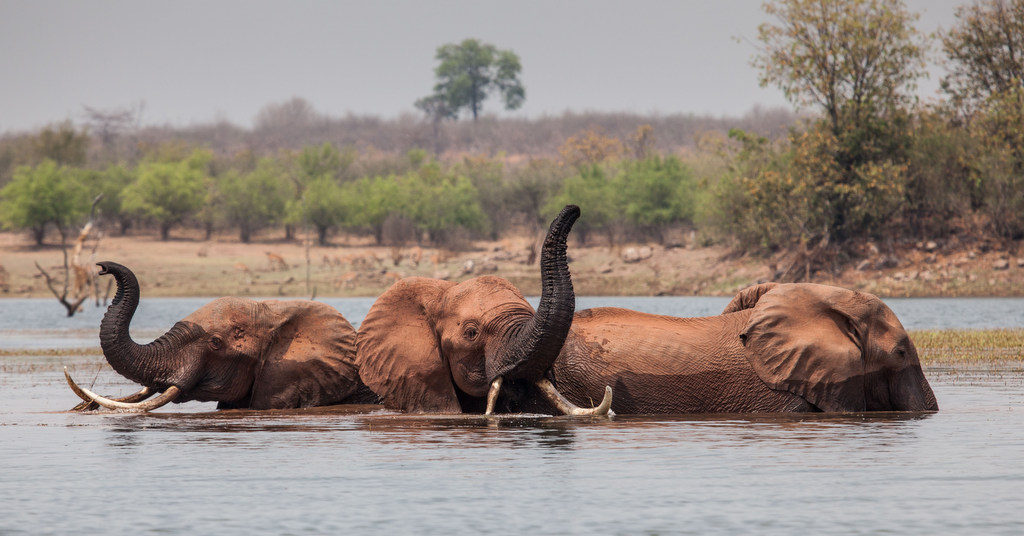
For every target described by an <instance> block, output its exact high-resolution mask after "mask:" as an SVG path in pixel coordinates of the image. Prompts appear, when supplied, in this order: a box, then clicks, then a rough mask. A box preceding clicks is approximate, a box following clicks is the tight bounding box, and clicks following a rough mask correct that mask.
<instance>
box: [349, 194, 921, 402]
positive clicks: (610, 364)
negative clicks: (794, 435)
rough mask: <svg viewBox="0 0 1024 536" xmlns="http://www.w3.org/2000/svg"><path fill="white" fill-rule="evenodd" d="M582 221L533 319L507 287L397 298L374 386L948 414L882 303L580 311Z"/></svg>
mask: <svg viewBox="0 0 1024 536" xmlns="http://www.w3.org/2000/svg"><path fill="white" fill-rule="evenodd" d="M578 216H579V209H578V207H574V206H568V207H566V208H565V209H563V211H562V212H561V214H559V216H558V217H557V218H556V219H555V221H554V222H553V223H552V224H551V229H550V230H549V232H548V235H547V237H546V239H545V242H544V246H543V248H542V251H541V283H542V293H541V300H540V304H539V305H538V307H537V310H536V311H534V309H533V308H532V307H531V306H530V305H529V304H528V303H527V301H526V300H525V299H523V296H522V294H521V293H520V292H519V291H518V290H517V289H516V288H515V287H514V286H513V285H512V284H511V283H509V282H508V281H506V280H504V279H501V278H498V277H491V276H485V277H479V278H474V279H470V280H468V281H465V282H462V283H453V282H449V281H441V280H434V279H426V278H408V279H404V280H401V281H399V282H397V283H396V284H395V285H393V286H392V287H391V288H390V289H389V290H387V291H386V292H385V293H384V294H383V295H381V296H380V297H379V298H378V299H377V301H376V302H375V303H374V305H373V306H372V307H371V309H370V311H369V313H368V314H367V317H366V319H365V320H364V321H363V323H362V325H361V327H360V330H359V334H358V336H357V364H358V366H359V373H360V377H361V378H362V380H363V381H364V382H365V384H366V385H367V386H368V387H370V389H372V390H373V391H374V392H376V393H377V394H378V395H380V397H381V399H382V401H383V403H384V404H385V405H386V406H389V407H391V408H395V409H401V410H405V411H414V412H438V413H459V412H484V413H489V412H491V411H493V410H494V409H495V408H498V409H503V410H507V411H540V412H555V411H559V412H564V413H593V412H595V410H584V409H582V408H580V407H579V406H587V405H590V404H593V403H594V402H596V401H599V400H600V401H602V403H601V404H599V405H598V407H597V408H595V409H596V412H598V413H600V412H604V411H606V410H607V407H608V406H609V405H610V407H611V409H612V410H614V412H616V413H619V414H672V413H709V412H713V413H726V412H729V413H732V412H802V411H831V412H859V411H875V410H878V411H888V410H909V411H934V410H937V409H938V404H937V403H936V400H935V395H934V394H933V393H932V390H931V387H930V386H929V384H928V381H927V379H926V378H925V376H924V373H923V371H922V369H921V363H920V361H919V359H918V355H917V351H916V349H915V348H914V345H913V343H912V342H911V340H910V338H909V337H908V335H907V333H906V331H905V330H904V329H903V327H902V326H901V325H900V323H899V320H897V318H896V316H895V315H894V314H893V313H892V311H891V310H889V308H888V307H886V306H885V304H884V303H882V301H881V300H879V299H878V298H877V297H875V296H873V295H870V294H865V293H860V292H853V291H850V290H846V289H841V288H837V287H830V286H824V285H810V284H793V285H774V284H770V285H762V286H758V287H754V288H752V289H748V290H746V291H744V292H742V293H740V295H738V296H737V297H736V298H735V299H734V300H733V303H731V304H730V306H729V307H728V308H727V309H726V311H725V312H724V313H723V314H721V315H718V316H713V317H706V318H676V317H669V316H661V315H652V314H645V313H639V312H636V311H630V310H626V309H619V308H608V307H605V308H596V309H589V310H583V311H579V312H576V311H575V297H574V293H573V287H572V279H571V275H570V272H569V267H568V261H567V258H566V238H567V236H568V233H569V230H570V229H571V227H572V224H573V222H574V221H575V220H576V218H577V217H578ZM608 386H611V388H612V389H610V390H609V389H608ZM609 391H611V392H614V399H613V400H612V398H611V397H610V396H609V395H610V392H609Z"/></svg>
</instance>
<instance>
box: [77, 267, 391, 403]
mask: <svg viewBox="0 0 1024 536" xmlns="http://www.w3.org/2000/svg"><path fill="white" fill-rule="evenodd" d="M99 265H100V267H101V268H102V270H101V271H100V274H101V275H102V274H111V275H113V276H114V279H115V280H116V282H117V294H116V295H115V296H114V300H113V302H111V305H110V307H108V308H107V311H106V313H105V314H104V316H103V321H102V323H101V324H100V346H101V347H102V349H103V355H104V356H105V357H106V358H107V361H108V362H109V363H110V366H111V367H113V369H114V370H115V371H117V372H118V373H120V374H121V375H123V376H125V377H126V378H128V379H130V380H132V381H134V382H137V383H140V384H142V385H143V389H142V391H140V392H139V393H137V394H135V395H131V396H129V397H125V398H123V399H117V400H113V399H108V398H104V397H100V396H98V395H96V394H94V393H92V392H91V391H89V390H87V389H84V388H82V387H79V386H77V385H76V384H75V383H74V381H72V380H71V377H70V376H68V377H67V379H68V384H69V385H71V388H72V389H73V390H74V391H75V392H76V393H77V394H78V395H79V396H80V397H82V398H83V400H85V401H86V402H87V403H90V404H83V405H80V407H79V408H78V409H81V408H83V407H85V406H86V405H89V406H92V405H93V404H99V405H102V406H104V407H108V408H111V409H126V410H137V411H148V410H152V409H156V408H158V407H160V406H162V405H164V404H167V403H168V402H172V401H173V402H186V401H190V400H198V401H216V402H218V408H221V409H242V408H246V409H288V408H302V407H312V406H324V405H331V404H340V403H348V402H351V403H371V402H376V400H377V399H376V396H375V395H373V393H372V392H370V391H369V390H368V389H367V388H366V387H365V386H364V385H363V384H362V383H361V382H360V381H359V374H358V372H357V370H356V365H355V337H356V332H355V329H353V327H352V325H351V324H349V322H348V321H347V320H346V319H345V318H344V317H343V316H342V315H341V313H339V312H338V311H337V310H335V309H334V308H333V307H330V306H329V305H326V304H324V303H320V302H314V301H306V300H282V301H278V300H266V301H255V300H249V299H243V298H219V299H217V300H214V301H212V302H210V303H208V304H207V305H205V306H203V307H201V308H199V309H198V310H196V311H195V312H193V313H192V314H190V315H188V316H187V317H185V318H184V319H182V320H181V321H179V322H178V323H176V324H175V325H174V326H173V327H171V329H170V330H169V331H168V332H167V333H165V334H164V335H162V336H160V337H159V338H157V339H156V340H154V341H153V342H151V343H149V344H138V343H136V342H135V341H133V340H132V338H131V336H130V334H129V332H128V327H129V324H130V323H131V320H132V317H133V316H134V315H135V310H136V308H137V307H138V304H139V282H138V280H137V279H136V277H135V274H133V273H132V271H131V270H129V269H128V268H126V267H124V266H122V265H120V264H117V263H114V262H101V263H99ZM65 375H67V371H66V370H65ZM155 393H161V394H160V395H159V396H157V397H155V398H152V399H148V400H146V398H148V397H149V396H150V395H152V394H155Z"/></svg>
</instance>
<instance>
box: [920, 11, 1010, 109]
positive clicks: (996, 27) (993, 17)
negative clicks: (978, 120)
mask: <svg viewBox="0 0 1024 536" xmlns="http://www.w3.org/2000/svg"><path fill="white" fill-rule="evenodd" d="M1007 4H1009V5H1007ZM956 20H957V23H956V25H955V26H954V27H953V28H952V29H951V30H949V31H948V32H944V33H942V34H940V38H941V40H942V51H943V52H944V53H945V55H946V59H947V71H948V74H947V75H946V76H945V77H944V78H943V79H942V89H943V91H945V92H946V93H947V94H949V95H950V97H952V100H953V104H954V105H955V106H956V107H958V108H961V109H962V111H964V112H965V113H967V114H970V113H972V112H974V111H975V110H976V109H978V108H979V107H980V106H982V105H983V104H984V103H985V101H986V100H987V99H989V98H990V97H992V96H994V95H999V94H1002V93H1006V92H1007V91H1010V90H1012V89H1015V88H1020V87H1021V85H1022V84H1024V0H1010V2H1006V1H1004V0H982V1H980V2H976V3H974V4H971V5H966V6H960V7H957V8H956Z"/></svg>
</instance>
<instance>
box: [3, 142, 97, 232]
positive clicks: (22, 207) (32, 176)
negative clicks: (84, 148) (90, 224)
mask: <svg viewBox="0 0 1024 536" xmlns="http://www.w3.org/2000/svg"><path fill="white" fill-rule="evenodd" d="M87 198H88V196H87V195H86V192H85V188H84V187H83V186H82V184H81V181H80V180H79V178H78V177H77V176H76V173H75V170H74V169H72V168H68V167H65V166H59V165H57V163H56V162H54V161H53V160H49V159H47V160H44V161H43V162H42V163H41V164H39V165H37V166H34V167H28V166H22V167H19V168H18V169H16V170H15V171H14V179H13V180H12V181H11V182H10V183H8V184H7V185H6V186H4V188H3V189H0V223H3V224H4V225H5V226H7V227H12V228H15V229H29V230H30V231H31V232H32V237H33V238H34V239H35V241H36V245H39V246H41V245H43V238H45V236H46V227H47V225H49V224H51V223H52V224H54V225H56V226H57V230H58V231H59V232H60V234H61V237H62V241H61V242H62V243H63V238H64V237H65V233H66V230H67V229H68V227H69V226H70V225H73V224H74V223H75V222H76V220H78V219H79V218H80V217H81V216H82V215H83V214H84V213H85V212H86V210H87V208H88V205H89V201H88V199H87Z"/></svg>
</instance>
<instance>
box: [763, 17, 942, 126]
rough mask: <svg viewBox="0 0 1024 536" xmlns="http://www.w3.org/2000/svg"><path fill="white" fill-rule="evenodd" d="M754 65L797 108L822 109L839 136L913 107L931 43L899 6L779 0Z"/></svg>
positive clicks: (764, 83) (913, 19)
mask: <svg viewBox="0 0 1024 536" xmlns="http://www.w3.org/2000/svg"><path fill="white" fill-rule="evenodd" d="M764 9H765V12H766V13H768V14H769V15H774V16H775V17H776V18H777V19H778V23H777V24H771V23H763V24H761V25H760V26H759V27H758V39H759V40H760V41H761V42H762V43H763V44H764V47H765V48H764V49H762V50H761V51H760V53H759V54H758V55H757V56H755V58H754V61H753V65H754V67H756V68H757V69H759V70H760V71H761V75H760V82H761V85H762V86H767V85H769V84H775V85H777V86H778V87H779V88H781V89H782V91H783V92H784V93H785V94H786V97H787V98H788V99H789V100H790V101H792V102H794V103H796V104H797V105H816V106H820V107H821V108H822V109H823V111H824V112H825V115H826V118H827V120H828V122H829V124H830V126H831V129H832V133H833V134H834V135H835V136H836V137H839V138H841V137H843V136H844V135H845V134H846V133H848V132H850V131H851V130H855V129H859V128H864V127H865V126H867V125H868V123H870V122H872V121H873V120H877V119H879V118H881V117H882V116H884V115H886V114H888V113H890V112H892V111H893V110H895V109H898V108H900V107H901V106H903V105H905V104H907V103H908V102H909V101H911V100H912V98H913V97H912V94H911V91H912V90H913V89H914V87H915V84H916V80H917V79H918V78H919V77H920V76H921V75H922V74H923V69H924V52H925V48H926V47H925V44H924V42H923V39H922V38H921V37H920V36H919V35H918V33H917V31H916V30H915V29H914V28H913V26H912V23H913V22H914V21H915V20H917V18H918V16H917V15H916V14H914V15H912V14H910V13H908V12H907V11H906V9H905V8H904V6H903V3H902V2H901V1H900V0H836V1H831V2H821V1H819V0H779V1H777V2H775V3H767V4H765V6H764Z"/></svg>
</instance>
